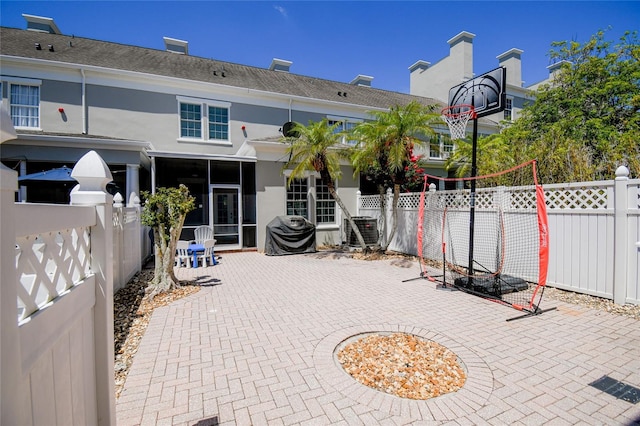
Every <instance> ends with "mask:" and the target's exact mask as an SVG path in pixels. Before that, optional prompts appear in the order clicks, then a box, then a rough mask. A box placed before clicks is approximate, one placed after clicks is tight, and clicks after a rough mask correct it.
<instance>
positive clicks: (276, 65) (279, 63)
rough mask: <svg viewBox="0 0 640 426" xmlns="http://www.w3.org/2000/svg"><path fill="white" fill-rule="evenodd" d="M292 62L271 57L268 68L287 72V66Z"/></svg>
mask: <svg viewBox="0 0 640 426" xmlns="http://www.w3.org/2000/svg"><path fill="white" fill-rule="evenodd" d="M292 63H293V62H291V61H285V60H284V59H278V58H273V60H272V61H271V65H270V66H269V69H270V70H272V71H283V72H289V68H290V67H291V64H292Z"/></svg>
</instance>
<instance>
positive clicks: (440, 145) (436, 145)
mask: <svg viewBox="0 0 640 426" xmlns="http://www.w3.org/2000/svg"><path fill="white" fill-rule="evenodd" d="M452 152H453V141H452V140H451V139H449V138H445V137H443V135H442V134H440V133H438V134H437V135H436V136H435V137H433V138H431V141H430V142H429V158H433V159H442V160H446V159H447V158H449V156H450V155H451V153H452Z"/></svg>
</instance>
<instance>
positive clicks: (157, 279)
mask: <svg viewBox="0 0 640 426" xmlns="http://www.w3.org/2000/svg"><path fill="white" fill-rule="evenodd" d="M174 232H175V231H174V230H173V229H172V230H170V231H169V233H170V235H171V234H173V233H174ZM153 236H154V242H155V267H154V276H153V280H152V281H151V283H150V285H149V287H150V289H151V291H150V293H149V297H151V298H152V299H153V298H154V297H155V296H156V295H158V294H160V293H163V292H167V291H169V290H172V289H174V288H176V287H177V286H178V283H179V281H178V279H177V278H176V276H175V273H174V271H173V265H174V262H175V252H176V243H177V240H176V239H175V238H169V243H167V241H166V239H165V233H164V230H163V229H162V227H158V228H153Z"/></svg>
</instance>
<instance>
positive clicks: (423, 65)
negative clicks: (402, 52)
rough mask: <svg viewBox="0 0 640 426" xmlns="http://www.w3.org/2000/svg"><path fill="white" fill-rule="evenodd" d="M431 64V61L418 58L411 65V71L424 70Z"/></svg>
mask: <svg viewBox="0 0 640 426" xmlns="http://www.w3.org/2000/svg"><path fill="white" fill-rule="evenodd" d="M430 66H431V62H427V61H423V60H422V59H419V60H417V61H416V62H415V63H414V64H413V65H411V66H410V67H409V73H412V72H414V71H420V72H422V71H424V70H426V69H427V68H429V67H430Z"/></svg>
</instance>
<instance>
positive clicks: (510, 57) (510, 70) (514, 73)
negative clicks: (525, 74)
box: [496, 48, 523, 87]
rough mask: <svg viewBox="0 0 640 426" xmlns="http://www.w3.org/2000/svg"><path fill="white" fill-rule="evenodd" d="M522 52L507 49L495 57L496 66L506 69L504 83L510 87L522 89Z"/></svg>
mask: <svg viewBox="0 0 640 426" xmlns="http://www.w3.org/2000/svg"><path fill="white" fill-rule="evenodd" d="M521 55H522V50H520V49H516V48H513V49H509V50H507V51H506V52H504V53H503V54H502V55H498V56H496V58H497V59H498V64H499V65H500V66H501V67H505V68H506V69H507V81H506V83H507V84H509V85H511V86H517V87H522V86H523V84H522V83H523V82H522V58H521Z"/></svg>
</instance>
